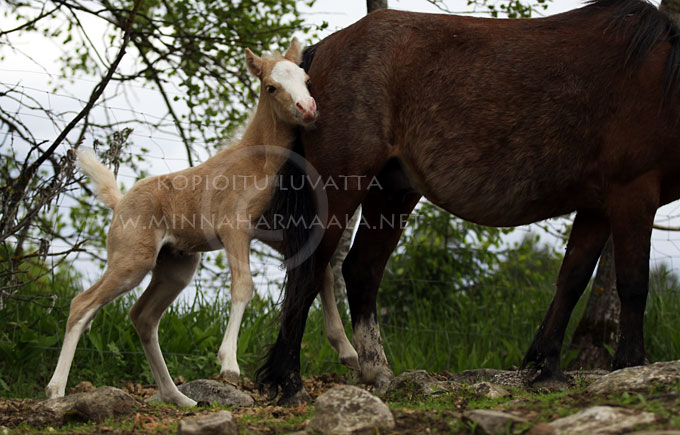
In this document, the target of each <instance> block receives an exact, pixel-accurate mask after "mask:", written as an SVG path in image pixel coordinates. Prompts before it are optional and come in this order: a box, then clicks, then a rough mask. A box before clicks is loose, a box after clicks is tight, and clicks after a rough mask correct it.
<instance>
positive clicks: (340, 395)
mask: <svg viewBox="0 0 680 435" xmlns="http://www.w3.org/2000/svg"><path fill="white" fill-rule="evenodd" d="M315 406H316V410H315V412H314V416H312V419H311V420H310V421H309V425H308V426H307V431H308V432H311V433H324V434H350V433H352V432H355V431H361V430H369V429H375V428H388V429H389V428H392V427H394V417H393V416H392V412H390V409H389V408H388V407H387V405H385V404H384V403H383V402H382V400H380V399H378V398H377V397H375V396H374V395H372V394H371V393H369V392H368V391H365V390H362V389H361V388H358V387H354V386H351V385H338V386H337V387H333V388H331V389H330V390H328V391H326V392H325V393H324V394H322V395H321V396H319V397H318V398H317V399H316V402H315Z"/></svg>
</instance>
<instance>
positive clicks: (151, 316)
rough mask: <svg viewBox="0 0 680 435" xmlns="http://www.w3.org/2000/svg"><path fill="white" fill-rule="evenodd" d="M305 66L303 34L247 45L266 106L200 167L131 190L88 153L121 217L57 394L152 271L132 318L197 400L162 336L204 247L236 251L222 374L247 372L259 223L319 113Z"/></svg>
mask: <svg viewBox="0 0 680 435" xmlns="http://www.w3.org/2000/svg"><path fill="white" fill-rule="evenodd" d="M299 63H300V45H299V43H298V41H297V40H296V39H293V41H292V43H291V45H290V48H289V49H288V51H287V52H286V53H285V55H284V56H283V57H280V56H278V57H266V58H260V57H257V56H256V55H254V54H253V53H252V52H251V51H250V50H248V49H246V65H247V67H248V70H249V71H250V73H251V74H253V75H254V76H255V77H257V78H258V79H260V82H261V90H260V99H259V104H258V106H257V110H256V112H255V114H254V116H253V118H252V119H251V121H250V122H249V124H248V126H247V128H246V131H245V133H244V134H243V138H242V139H241V141H240V143H238V144H237V145H235V146H233V147H230V148H228V149H225V150H222V151H220V152H219V153H217V154H216V155H215V156H213V157H212V158H210V159H208V160H207V161H206V162H205V163H203V164H201V165H199V166H196V167H194V168H189V169H186V170H183V171H179V172H174V173H171V174H166V175H161V176H158V177H150V178H146V179H144V180H141V181H139V182H138V183H136V184H135V185H134V186H133V188H132V189H131V190H130V192H128V193H127V194H126V195H124V196H123V195H122V194H121V192H120V190H119V189H118V186H117V184H116V180H115V177H114V175H113V173H111V171H109V170H108V169H107V168H106V167H105V166H103V165H102V164H101V163H99V162H98V161H97V159H96V157H95V155H94V154H93V153H92V152H81V153H80V154H79V160H80V162H79V164H80V166H81V168H82V169H83V171H84V172H85V173H86V174H87V175H88V176H89V177H90V178H91V179H92V181H93V182H94V184H95V185H96V188H97V190H96V192H97V197H98V198H99V199H100V200H101V201H102V202H104V204H106V205H107V206H108V207H110V208H112V209H114V215H113V223H112V224H111V228H110V229H109V234H108V240H107V251H108V265H107V269H106V271H105V272H104V275H103V276H102V277H101V279H100V280H99V281H97V283H95V284H94V285H93V286H92V287H91V288H90V289H88V290H87V291H85V292H83V293H81V294H79V295H78V296H76V297H75V298H74V299H73V301H72V303H71V312H70V314H69V318H68V323H67V325H66V336H65V338H64V344H63V346H62V349H61V353H60V355H59V361H58V363H57V367H56V369H55V372H54V375H53V376H52V379H51V380H50V382H49V384H48V386H47V390H46V391H47V395H48V396H49V397H50V398H52V397H61V396H63V395H64V392H65V388H66V381H67V377H68V372H69V370H70V367H71V363H72V361H73V355H74V353H75V349H76V345H77V343H78V340H79V338H80V335H81V334H82V332H83V330H84V329H85V327H86V326H87V325H88V324H89V323H90V322H91V321H92V319H93V318H94V316H95V314H96V313H97V311H98V310H99V309H100V308H101V307H102V306H103V305H105V304H106V303H108V302H110V301H112V300H113V299H115V298H116V297H118V296H120V295H122V294H123V293H125V292H127V291H129V290H131V289H132V288H134V287H135V286H137V285H138V284H139V283H140V282H141V281H142V279H143V278H144V277H145V276H146V274H147V273H148V272H150V271H151V272H152V278H151V282H150V284H149V286H148V287H147V289H146V290H145V292H144V293H143V294H142V296H141V297H140V298H139V300H138V301H137V302H136V303H135V305H134V306H133V307H132V310H131V311H130V317H131V318H132V323H133V324H134V325H135V329H136V330H137V334H138V335H139V338H140V340H141V342H142V346H143V347H144V352H145V354H146V357H147V359H148V361H149V365H150V366H151V372H152V374H153V377H154V380H155V381H156V384H157V385H158V389H159V395H160V399H161V400H162V401H165V402H172V403H175V404H177V405H179V406H194V405H196V402H195V401H193V400H191V399H190V398H188V397H186V396H185V395H183V394H182V393H180V391H179V390H178V389H177V387H176V386H175V384H174V383H173V382H172V378H171V377H170V374H169V372H168V369H167V366H166V365H165V361H164V360H163V355H162V354H161V349H160V346H159V343H158V323H159V321H160V318H161V316H162V315H163V313H164V312H165V310H166V309H167V308H168V306H169V305H170V304H171V303H172V301H174V300H175V298H176V297H177V295H178V294H179V293H180V292H181V291H182V289H184V287H186V285H187V284H188V283H189V282H190V281H191V278H192V277H193V274H194V272H195V270H196V267H197V266H198V263H199V260H200V252H202V251H211V250H215V249H219V248H221V247H224V249H225V250H226V251H227V258H228V261H229V267H230V269H231V276H232V286H231V295H232V306H231V313H230V316H229V323H228V325H227V331H226V333H225V336H224V340H223V341H222V345H221V346H220V349H219V352H218V359H219V362H220V364H221V374H222V375H225V376H227V377H231V378H233V377H235V378H238V376H239V374H240V371H239V367H238V363H237V361H236V346H237V339H238V331H239V326H240V323H241V319H242V316H243V312H244V310H245V307H246V305H247V304H248V302H249V301H250V299H251V297H252V295H253V281H252V277H251V274H250V264H249V251H250V240H251V239H252V237H253V229H254V227H255V223H256V222H257V221H258V220H259V219H260V217H261V216H262V214H263V213H264V211H265V210H266V209H267V207H268V205H269V202H270V200H271V197H272V194H273V189H274V185H275V183H274V179H275V175H276V173H277V171H278V170H279V168H280V167H281V165H282V164H283V163H284V161H285V160H286V158H287V157H288V154H289V149H290V147H291V145H292V142H293V140H294V138H295V128H296V126H298V125H301V126H308V125H311V124H312V123H314V122H315V121H316V118H317V114H318V112H317V110H316V102H315V101H314V98H312V97H311V95H310V94H309V91H308V89H307V82H308V80H309V78H308V76H307V74H305V72H304V71H303V70H302V69H301V68H299V67H298V66H297V65H298V64H299ZM265 242H266V243H269V244H271V243H272V242H271V241H265ZM274 247H275V248H276V246H274ZM326 272H327V275H328V276H327V277H326V279H325V280H324V285H323V290H322V298H321V300H322V304H323V308H324V314H325V319H326V321H325V326H326V333H327V336H328V338H329V340H330V342H331V344H332V345H333V347H334V348H335V349H336V350H337V351H338V353H339V354H340V358H341V360H342V361H343V362H345V363H346V364H348V365H349V366H352V367H355V368H358V359H357V354H356V351H355V350H354V348H353V347H352V345H351V344H350V343H349V341H348V340H347V337H346V336H345V332H344V329H343V326H342V322H341V321H340V317H339V315H338V311H337V306H336V305H335V300H334V297H333V290H332V283H333V278H332V274H331V272H330V268H328V269H327V271H326Z"/></svg>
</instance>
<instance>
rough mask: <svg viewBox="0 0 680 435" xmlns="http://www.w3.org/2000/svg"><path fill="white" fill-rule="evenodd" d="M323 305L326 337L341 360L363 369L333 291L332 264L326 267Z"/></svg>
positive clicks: (353, 367)
mask: <svg viewBox="0 0 680 435" xmlns="http://www.w3.org/2000/svg"><path fill="white" fill-rule="evenodd" d="M320 297H321V305H322V306H323V320H324V327H325V329H326V337H327V338H328V341H329V342H330V343H331V346H333V349H335V351H336V352H338V356H339V357H340V362H342V363H343V364H344V365H346V366H347V367H349V368H351V369H354V370H361V367H360V366H359V355H358V354H357V351H356V350H355V349H354V346H352V344H351V343H350V342H349V340H348V339H347V335H346V334H345V327H344V326H343V324H342V319H341V318H340V313H339V312H338V305H337V303H336V301H335V294H334V293H333V271H332V270H331V266H330V264H329V265H328V266H327V267H326V272H325V274H324V277H323V287H322V288H321V294H320Z"/></svg>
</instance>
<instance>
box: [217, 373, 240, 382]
mask: <svg viewBox="0 0 680 435" xmlns="http://www.w3.org/2000/svg"><path fill="white" fill-rule="evenodd" d="M239 378H240V374H239V373H237V372H234V371H231V370H225V371H223V372H221V373H220V379H223V380H225V381H227V382H231V383H234V384H236V383H238V381H239Z"/></svg>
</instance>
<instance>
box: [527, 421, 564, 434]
mask: <svg viewBox="0 0 680 435" xmlns="http://www.w3.org/2000/svg"><path fill="white" fill-rule="evenodd" d="M556 434H557V431H556V430H555V429H554V428H553V427H552V426H550V425H549V424H548V423H538V424H537V425H536V426H534V427H532V428H531V429H529V431H528V432H525V435H556Z"/></svg>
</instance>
